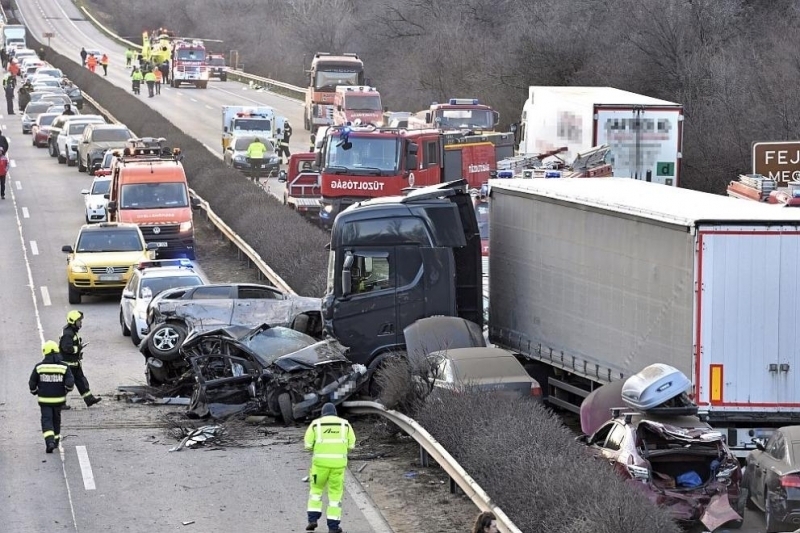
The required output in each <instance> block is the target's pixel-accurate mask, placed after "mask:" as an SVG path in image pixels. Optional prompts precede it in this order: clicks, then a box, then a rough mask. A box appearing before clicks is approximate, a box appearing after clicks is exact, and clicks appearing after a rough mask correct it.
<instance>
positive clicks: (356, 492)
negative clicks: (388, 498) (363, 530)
mask: <svg viewBox="0 0 800 533" xmlns="http://www.w3.org/2000/svg"><path fill="white" fill-rule="evenodd" d="M344 486H345V488H346V489H347V493H348V494H349V495H350V497H351V498H353V502H355V504H356V507H358V510H359V511H361V514H363V515H364V518H366V519H367V522H369V525H370V530H371V531H372V532H373V533H392V528H391V527H389V524H388V523H387V522H386V519H385V518H384V517H383V515H382V514H381V513H380V511H378V508H377V507H376V506H375V503H374V502H373V501H372V499H370V497H369V496H368V495H367V493H366V492H365V491H364V489H363V488H362V487H361V483H359V482H358V480H357V479H356V478H355V476H353V474H351V473H350V470H349V469H346V470H345V471H344Z"/></svg>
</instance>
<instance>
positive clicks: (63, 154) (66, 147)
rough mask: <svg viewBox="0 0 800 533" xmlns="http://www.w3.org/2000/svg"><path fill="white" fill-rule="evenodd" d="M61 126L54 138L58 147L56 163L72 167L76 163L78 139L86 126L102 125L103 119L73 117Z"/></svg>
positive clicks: (83, 116) (94, 116)
mask: <svg viewBox="0 0 800 533" xmlns="http://www.w3.org/2000/svg"><path fill="white" fill-rule="evenodd" d="M74 116H75V118H71V119H69V120H67V121H65V122H64V124H62V125H61V131H60V132H59V134H58V137H56V146H57V147H58V162H59V163H66V164H67V166H70V167H74V166H75V165H76V164H77V163H78V139H80V137H81V135H83V130H84V129H85V128H86V125H87V124H103V123H105V119H104V118H103V117H101V116H100V115H74Z"/></svg>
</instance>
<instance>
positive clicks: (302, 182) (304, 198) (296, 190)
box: [278, 152, 320, 218]
mask: <svg viewBox="0 0 800 533" xmlns="http://www.w3.org/2000/svg"><path fill="white" fill-rule="evenodd" d="M314 159H315V155H314V154H313V153H310V152H307V153H295V154H292V155H291V156H290V157H289V165H288V167H289V172H288V173H287V172H286V171H285V170H281V171H280V173H279V174H278V181H279V182H281V183H284V184H286V188H285V189H284V191H283V205H288V206H289V207H291V208H292V209H294V210H295V211H297V212H298V213H300V214H301V215H303V216H306V217H309V218H316V217H317V215H318V214H319V206H320V175H319V172H318V171H316V170H314Z"/></svg>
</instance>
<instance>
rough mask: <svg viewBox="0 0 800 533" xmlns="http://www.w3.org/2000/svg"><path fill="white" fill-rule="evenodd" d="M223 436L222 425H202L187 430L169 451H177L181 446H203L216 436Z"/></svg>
mask: <svg viewBox="0 0 800 533" xmlns="http://www.w3.org/2000/svg"><path fill="white" fill-rule="evenodd" d="M224 437H225V428H224V427H223V426H203V427H201V428H197V429H195V430H192V431H190V432H189V434H188V435H186V437H184V438H183V440H182V441H181V443H180V444H178V445H177V446H175V447H174V448H170V450H169V451H171V452H179V451H181V450H182V449H183V448H195V447H198V446H205V445H206V444H207V443H210V442H212V441H215V440H217V439H218V438H224Z"/></svg>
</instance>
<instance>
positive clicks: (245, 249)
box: [83, 93, 297, 295]
mask: <svg viewBox="0 0 800 533" xmlns="http://www.w3.org/2000/svg"><path fill="white" fill-rule="evenodd" d="M83 98H84V99H85V100H86V102H87V103H88V104H89V105H91V106H92V107H94V108H95V109H96V110H97V111H98V113H100V114H101V115H103V116H104V117H106V118H107V119H108V120H109V121H111V122H113V123H114V124H121V122H120V121H119V120H117V119H116V117H114V115H112V114H111V112H110V111H108V110H107V109H105V108H104V107H103V106H101V105H100V104H99V103H98V102H97V101H96V100H95V99H93V98H92V97H91V96H89V95H88V94H86V93H84V94H83ZM189 194H191V195H192V196H193V197H195V198H197V199H198V200H199V202H200V208H201V209H202V210H203V211H205V213H206V216H207V217H208V220H209V221H210V222H211V223H212V224H214V226H215V227H216V228H217V229H218V230H219V231H220V232H222V234H223V235H225V237H226V238H227V239H228V240H229V241H230V242H231V243H233V244H234V245H235V246H236V247H237V248H238V249H239V254H240V257H239V258H240V259H241V255H242V254H244V255H245V256H246V257H247V258H248V259H249V260H250V263H251V264H252V265H253V266H255V267H256V268H257V269H258V271H259V272H260V273H261V274H262V275H263V276H264V278H266V280H267V281H269V282H270V283H271V284H272V285H273V286H274V287H276V288H278V289H280V290H282V291H283V292H287V293H289V294H295V295H296V294H297V293H296V292H295V291H294V289H292V288H291V287H290V286H289V284H288V283H286V282H285V281H284V280H283V278H281V277H280V276H279V275H278V274H276V273H275V271H274V270H272V269H271V268H270V267H269V265H268V264H267V263H266V262H265V261H264V260H263V259H262V258H261V256H260V255H259V254H258V252H256V251H255V250H253V248H252V247H251V246H250V245H249V244H247V243H246V242H245V241H244V240H243V239H242V238H241V237H239V235H237V234H236V233H235V232H234V231H233V230H232V229H231V228H230V227H229V226H228V225H227V224H226V223H225V221H224V220H222V219H221V218H219V217H218V216H217V214H216V213H214V210H213V209H211V206H210V205H209V204H208V202H207V201H205V200H204V199H203V198H202V197H201V196H200V195H199V194H197V192H195V191H194V190H193V189H191V188H190V189H189Z"/></svg>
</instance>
